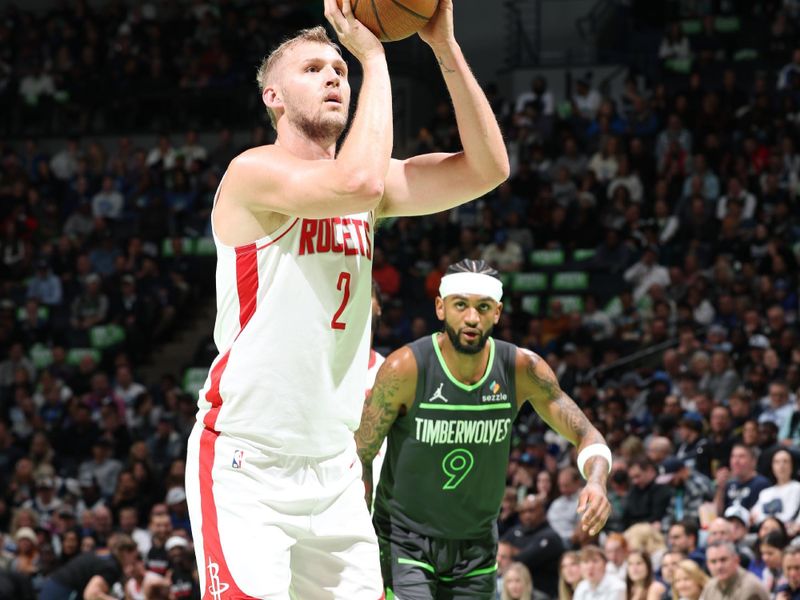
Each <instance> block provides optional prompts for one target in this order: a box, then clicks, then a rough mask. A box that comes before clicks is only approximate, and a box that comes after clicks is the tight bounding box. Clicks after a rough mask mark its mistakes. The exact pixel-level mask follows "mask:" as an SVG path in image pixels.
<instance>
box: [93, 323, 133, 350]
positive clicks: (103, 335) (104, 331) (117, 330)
mask: <svg viewBox="0 0 800 600" xmlns="http://www.w3.org/2000/svg"><path fill="white" fill-rule="evenodd" d="M124 341H125V330H124V329H123V328H122V327H120V326H119V325H114V324H113V323H112V324H110V325H95V326H94V327H92V328H91V329H90V330H89V343H91V345H92V348H96V349H98V350H105V349H106V348H110V347H112V346H116V345H117V344H120V343H122V342H124Z"/></svg>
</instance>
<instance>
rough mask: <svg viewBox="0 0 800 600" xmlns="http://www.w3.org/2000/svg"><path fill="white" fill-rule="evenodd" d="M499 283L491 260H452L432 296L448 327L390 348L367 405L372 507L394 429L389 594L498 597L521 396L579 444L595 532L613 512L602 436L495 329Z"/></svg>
mask: <svg viewBox="0 0 800 600" xmlns="http://www.w3.org/2000/svg"><path fill="white" fill-rule="evenodd" d="M502 294H503V284H502V283H501V282H500V280H499V279H498V273H497V271H495V270H494V269H492V268H491V267H489V266H488V265H487V264H486V263H485V262H484V261H474V260H463V261H461V262H459V263H456V264H454V265H451V266H450V268H448V269H447V272H446V274H445V276H444V277H443V278H442V283H441V286H440V288H439V297H438V298H436V315H437V317H438V318H439V320H441V321H443V323H444V332H441V333H436V334H433V336H430V337H424V338H421V339H419V340H417V341H415V342H413V343H411V344H409V345H407V346H404V347H403V348H400V349H399V350H397V351H395V352H393V353H392V354H390V355H389V356H388V358H387V359H386V361H385V362H384V363H383V365H382V366H381V368H380V370H379V371H378V376H377V378H376V380H375V385H374V386H373V388H372V390H371V392H370V394H369V395H368V397H367V401H366V403H365V404H364V414H363V416H362V418H361V425H360V426H359V429H358V431H357V432H356V442H357V445H358V453H359V457H360V458H361V461H362V463H363V473H364V483H365V488H366V492H367V505H368V506H370V505H371V504H372V501H371V494H372V462H373V459H374V457H375V455H376V453H377V452H378V449H379V448H380V447H381V444H382V442H383V440H384V438H385V437H386V436H387V434H388V448H387V451H386V457H385V458H384V464H383V469H382V471H381V476H380V482H379V484H378V489H377V495H376V498H375V513H374V518H373V521H374V525H375V529H376V531H377V533H378V539H379V543H380V545H381V567H382V569H383V578H384V583H385V585H386V587H387V590H391V594H390V593H389V592H388V591H387V597H392V594H393V595H394V596H395V597H397V598H403V599H404V600H435V599H437V598H484V599H485V600H491V599H493V598H495V588H496V577H495V575H496V570H497V564H496V562H495V557H496V554H497V538H496V531H497V530H496V527H495V524H496V522H497V517H498V514H499V512H500V504H501V501H502V498H503V493H504V491H505V484H506V481H505V476H506V469H507V466H508V457H509V453H510V446H511V424H512V423H513V421H514V419H515V418H516V416H517V412H518V411H519V408H520V407H521V406H522V405H523V404H524V403H526V402H530V403H531V405H532V406H533V408H534V409H535V410H536V412H537V413H538V414H539V416H541V417H542V419H543V420H544V421H545V422H546V423H547V424H548V425H550V427H552V428H553V429H554V430H555V431H556V432H558V433H559V434H560V435H562V436H564V437H565V438H566V439H567V440H569V441H570V442H571V443H572V444H574V445H575V446H577V448H578V468H579V470H580V472H581V474H582V475H583V476H584V478H586V479H587V480H588V482H587V484H586V486H585V487H584V489H583V491H582V492H581V494H580V497H579V501H578V512H579V513H581V526H582V527H583V529H584V531H587V532H589V533H590V534H591V535H595V534H597V533H599V532H600V530H601V529H602V528H603V525H605V523H606V521H607V520H608V517H609V515H610V514H611V505H610V504H609V502H608V499H607V498H606V477H607V476H608V472H609V470H610V468H611V452H610V450H609V449H608V446H606V443H605V441H604V440H603V437H602V435H600V433H599V432H598V431H597V429H595V427H594V426H593V425H592V424H591V423H590V422H589V420H588V419H587V418H586V416H585V415H584V414H583V412H582V411H581V410H580V409H579V408H578V407H577V406H576V405H575V402H574V401H573V400H572V399H571V398H570V397H569V396H567V394H565V393H564V392H563V391H562V390H561V388H560V387H559V385H558V380H557V379H556V376H555V374H554V373H553V371H552V369H550V367H549V366H548V365H547V363H546V362H545V361H544V360H542V358H541V357H539V356H537V355H536V354H534V353H533V352H530V351H529V350H524V349H522V348H517V347H516V346H514V345H513V344H509V343H506V342H502V341H498V340H494V339H493V338H492V337H491V333H492V328H493V327H494V326H495V325H496V324H497V322H498V320H499V318H500V312H501V311H502V308H503V305H502V303H501V298H502ZM533 576H534V577H536V573H533Z"/></svg>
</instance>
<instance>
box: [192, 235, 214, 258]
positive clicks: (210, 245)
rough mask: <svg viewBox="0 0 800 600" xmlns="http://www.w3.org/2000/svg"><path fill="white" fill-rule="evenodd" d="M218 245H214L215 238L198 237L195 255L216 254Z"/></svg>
mask: <svg viewBox="0 0 800 600" xmlns="http://www.w3.org/2000/svg"><path fill="white" fill-rule="evenodd" d="M216 254H217V247H216V246H215V245H214V238H212V237H202V238H198V239H197V240H196V241H195V244H194V255H195V256H216Z"/></svg>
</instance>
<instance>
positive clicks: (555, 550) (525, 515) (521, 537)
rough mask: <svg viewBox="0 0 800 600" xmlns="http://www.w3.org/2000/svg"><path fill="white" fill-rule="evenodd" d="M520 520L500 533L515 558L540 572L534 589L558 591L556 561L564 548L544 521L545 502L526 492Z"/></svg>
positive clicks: (545, 518) (545, 519)
mask: <svg viewBox="0 0 800 600" xmlns="http://www.w3.org/2000/svg"><path fill="white" fill-rule="evenodd" d="M519 515H520V523H519V525H516V526H514V527H513V528H512V529H511V530H510V531H508V532H507V533H506V534H505V536H504V537H503V540H504V541H508V542H510V543H511V544H513V546H514V547H515V548H517V550H518V552H517V554H516V556H515V560H517V561H519V562H521V563H523V564H524V565H525V566H526V567H528V569H529V570H530V569H535V570H536V572H537V573H541V575H540V576H538V577H537V578H536V581H535V582H534V585H535V589H537V590H540V591H542V592H544V593H545V594H547V595H549V596H555V595H556V594H557V593H558V564H559V560H560V558H561V555H562V554H563V552H564V546H563V544H562V542H561V537H560V536H559V535H558V534H557V533H556V532H555V531H554V530H553V528H552V527H551V526H550V524H549V523H548V522H547V516H546V514H545V510H544V503H543V502H542V501H541V500H540V499H539V498H536V496H528V497H527V498H525V500H523V501H522V504H521V505H520V509H519Z"/></svg>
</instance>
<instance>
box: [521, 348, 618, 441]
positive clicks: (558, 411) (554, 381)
mask: <svg viewBox="0 0 800 600" xmlns="http://www.w3.org/2000/svg"><path fill="white" fill-rule="evenodd" d="M516 367H517V392H518V393H517V397H518V398H520V399H521V401H528V402H530V403H531V404H532V405H533V408H534V409H535V410H536V412H537V413H538V414H539V416H540V417H542V419H544V421H545V422H546V423H547V424H548V425H550V427H552V428H553V430H555V431H556V432H557V433H558V434H559V435H561V436H563V437H565V438H566V439H567V440H569V441H570V442H571V443H572V444H574V445H576V446H578V447H579V448H580V447H581V446H588V445H589V444H594V443H600V444H603V443H605V442H604V441H603V436H602V435H600V432H598V431H597V429H595V427H594V426H593V425H592V424H591V423H590V422H589V419H588V418H587V417H586V415H585V414H584V413H583V411H582V410H581V409H580V408H579V407H578V405H577V404H575V401H574V400H573V399H572V398H570V397H569V396H568V395H567V394H565V393H564V391H563V390H562V389H561V386H560V385H559V384H558V378H557V377H556V375H555V373H553V370H552V369H551V368H550V366H549V365H548V364H547V362H546V361H545V360H544V359H543V358H542V357H540V356H538V355H537V354H535V353H533V352H530V351H528V350H523V349H519V350H518V351H517V364H516Z"/></svg>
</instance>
